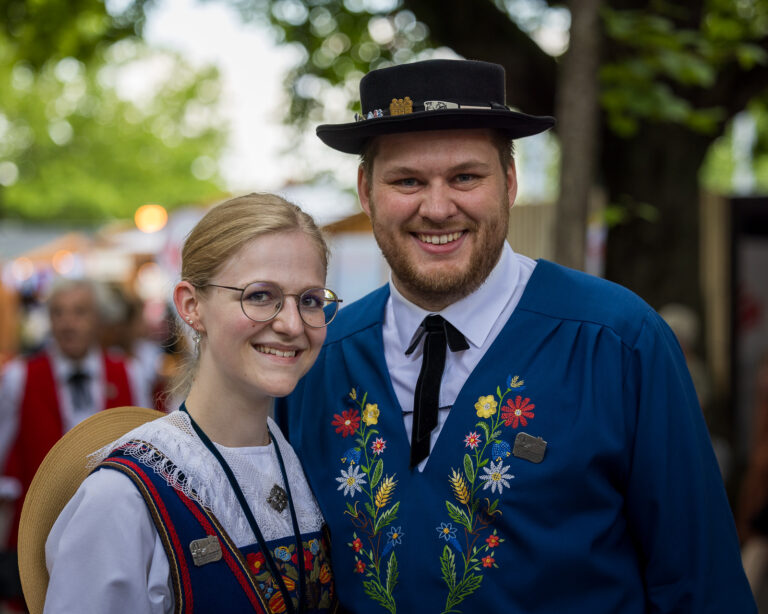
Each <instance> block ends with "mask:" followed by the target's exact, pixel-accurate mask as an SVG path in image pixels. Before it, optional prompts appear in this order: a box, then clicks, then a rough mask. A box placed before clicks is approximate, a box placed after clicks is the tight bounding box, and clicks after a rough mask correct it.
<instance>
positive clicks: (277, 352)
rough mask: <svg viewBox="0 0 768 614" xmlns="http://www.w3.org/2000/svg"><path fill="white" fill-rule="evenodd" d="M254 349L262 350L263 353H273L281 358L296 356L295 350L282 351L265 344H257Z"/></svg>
mask: <svg viewBox="0 0 768 614" xmlns="http://www.w3.org/2000/svg"><path fill="white" fill-rule="evenodd" d="M256 351H258V352H263V353H264V354H274V355H275V356H280V357H281V358H293V357H294V356H296V350H286V351H282V350H276V349H275V348H271V347H267V346H266V345H257V346H256Z"/></svg>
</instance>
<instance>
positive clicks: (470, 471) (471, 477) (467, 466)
mask: <svg viewBox="0 0 768 614" xmlns="http://www.w3.org/2000/svg"><path fill="white" fill-rule="evenodd" d="M464 473H465V474H466V476H467V480H468V481H469V483H470V484H472V483H473V482H474V481H475V469H474V466H473V465H472V459H471V458H470V457H469V454H465V455H464Z"/></svg>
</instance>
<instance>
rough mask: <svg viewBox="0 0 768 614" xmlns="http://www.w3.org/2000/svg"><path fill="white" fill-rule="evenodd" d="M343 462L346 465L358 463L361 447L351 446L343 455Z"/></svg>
mask: <svg viewBox="0 0 768 614" xmlns="http://www.w3.org/2000/svg"><path fill="white" fill-rule="evenodd" d="M341 462H342V463H344V464H345V465H346V464H347V463H349V464H350V465H357V464H358V463H359V462H360V448H350V449H349V450H347V451H346V452H344V454H342V456H341Z"/></svg>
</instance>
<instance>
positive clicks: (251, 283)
mask: <svg viewBox="0 0 768 614" xmlns="http://www.w3.org/2000/svg"><path fill="white" fill-rule="evenodd" d="M259 283H264V284H269V285H271V286H275V287H276V288H277V289H278V290H280V294H282V296H283V300H282V301H280V307H279V308H278V310H277V311H275V313H274V314H272V315H271V316H270V317H269V318H267V319H266V320H254V319H253V318H252V317H251V316H249V315H248V314H247V313H246V312H245V305H244V304H243V297H244V296H245V291H246V290H247V289H248V286H252V285H253V284H259ZM209 286H210V287H212V288H223V289H224V290H235V291H237V292H239V293H240V309H241V310H242V312H243V315H244V316H245V317H246V318H248V319H249V320H250V321H251V322H259V323H261V322H271V321H272V320H274V319H275V318H276V317H277V314H279V313H280V312H281V311H282V310H283V307H284V306H285V298H286V297H288V296H292V297H293V298H295V299H296V311H298V312H299V317H300V318H301V321H302V322H304V324H305V325H306V326H309V327H310V328H325V327H326V326H328V325H329V324H330V323H331V322H333V320H334V319H335V318H336V316H337V315H338V313H339V303H343V302H344V301H343V299H340V298H339V297H338V296H336V293H335V292H334V291H333V290H331V289H330V288H320V287H318V288H307V289H306V290H304V292H302V293H301V294H295V293H294V294H288V293H286V292H283V289H282V288H281V287H280V286H278V285H277V284H275V283H272V282H271V281H264V282H262V281H252V282H250V283H249V284H247V285H246V286H245V287H244V288H236V287H235V286H223V285H221V284H203V285H201V286H197V285H196V286H195V288H207V287H209ZM318 289H319V290H327V291H328V292H330V293H332V294H333V296H335V297H336V298H334V299H331V300H330V302H332V303H336V313H334V314H333V317H332V318H331V319H330V320H328V321H327V322H326V323H325V324H323V325H322V326H315V325H314V324H310V323H309V322H307V321H306V320H305V319H304V316H303V315H302V314H301V307H300V306H299V299H300V298H301V297H302V296H303V295H304V294H306V293H307V292H309V291H310V290H318Z"/></svg>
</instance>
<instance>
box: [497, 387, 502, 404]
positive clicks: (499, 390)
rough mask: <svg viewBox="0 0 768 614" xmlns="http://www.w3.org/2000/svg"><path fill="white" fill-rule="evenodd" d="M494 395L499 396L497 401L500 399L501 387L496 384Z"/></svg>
mask: <svg viewBox="0 0 768 614" xmlns="http://www.w3.org/2000/svg"><path fill="white" fill-rule="evenodd" d="M496 396H497V397H499V401H501V388H499V387H498V386H496Z"/></svg>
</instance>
